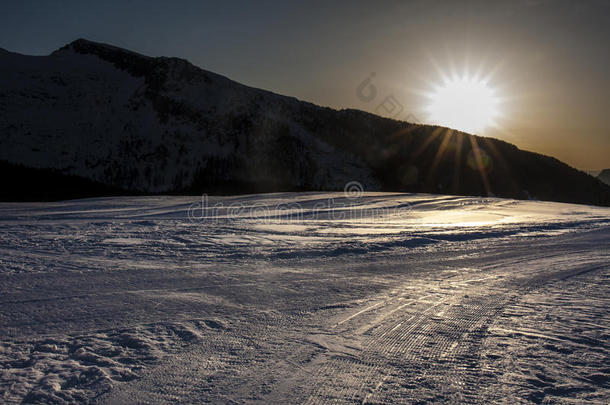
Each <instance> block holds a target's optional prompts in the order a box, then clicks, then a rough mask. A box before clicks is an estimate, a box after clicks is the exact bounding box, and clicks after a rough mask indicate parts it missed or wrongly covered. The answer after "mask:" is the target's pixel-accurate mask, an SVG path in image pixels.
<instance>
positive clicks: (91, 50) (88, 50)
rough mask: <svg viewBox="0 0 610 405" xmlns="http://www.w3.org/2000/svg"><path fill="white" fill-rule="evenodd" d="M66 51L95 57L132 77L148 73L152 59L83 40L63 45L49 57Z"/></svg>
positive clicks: (118, 48)
mask: <svg viewBox="0 0 610 405" xmlns="http://www.w3.org/2000/svg"><path fill="white" fill-rule="evenodd" d="M66 51H72V52H75V53H78V54H84V55H94V56H97V57H98V58H100V59H102V60H105V61H106V62H110V63H112V64H113V65H115V66H116V67H117V68H119V69H121V70H126V71H128V72H129V73H131V74H132V75H134V76H144V75H145V74H146V73H147V72H149V71H150V69H151V61H152V60H153V59H154V58H152V57H150V56H146V55H142V54H139V53H137V52H133V51H129V50H127V49H123V48H120V47H118V46H114V45H109V44H105V43H101V42H94V41H90V40H88V39H84V38H79V39H77V40H75V41H72V42H70V43H69V44H67V45H64V46H63V47H61V48H59V49H58V50H56V51H55V52H53V53H52V54H51V55H59V54H62V53H63V52H66Z"/></svg>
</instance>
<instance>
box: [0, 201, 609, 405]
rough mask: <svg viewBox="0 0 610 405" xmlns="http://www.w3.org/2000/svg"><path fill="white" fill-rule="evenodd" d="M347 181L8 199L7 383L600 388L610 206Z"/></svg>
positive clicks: (586, 394) (536, 399) (75, 392)
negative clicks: (345, 188) (202, 193)
mask: <svg viewBox="0 0 610 405" xmlns="http://www.w3.org/2000/svg"><path fill="white" fill-rule="evenodd" d="M349 197H350V198H347V197H346V196H344V195H343V193H279V194H265V195H249V196H240V197H209V198H207V199H206V198H204V199H201V198H198V197H121V198H98V199H85V200H73V201H65V202H57V203H20V204H17V203H3V204H0V252H1V256H0V297H1V298H0V301H1V305H0V402H3V403H74V402H83V403H94V402H99V403H108V404H117V403H207V402H209V403H311V404H313V403H329V402H336V403H376V404H392V403H422V402H432V401H434V402H441V403H443V402H444V403H458V402H459V403H465V402H467V403H496V402H507V403H517V402H524V403H583V402H589V403H599V404H606V403H608V402H610V384H609V378H610V368H609V364H610V347H609V343H610V318H609V308H610V305H609V304H610V302H609V297H610V294H609V291H608V288H609V285H610V283H609V277H610V265H609V264H608V263H610V260H609V258H610V209H608V208H599V207H589V206H582V205H569V204H560V203H547V202H533V201H515V200H505V199H495V198H484V199H483V198H467V197H453V196H439V195H425V194H395V193H394V194H392V193H364V194H363V195H360V196H353V195H352V196H349Z"/></svg>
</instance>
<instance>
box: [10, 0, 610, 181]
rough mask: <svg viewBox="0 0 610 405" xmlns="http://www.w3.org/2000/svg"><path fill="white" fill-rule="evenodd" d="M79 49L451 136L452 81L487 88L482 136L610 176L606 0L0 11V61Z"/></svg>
mask: <svg viewBox="0 0 610 405" xmlns="http://www.w3.org/2000/svg"><path fill="white" fill-rule="evenodd" d="M77 38H86V39H89V40H92V41H98V42H104V43H109V44H113V45H117V46H120V47H124V48H127V49H131V50H134V51H137V52H140V53H143V54H147V55H151V56H177V57H181V58H185V59H188V60H189V61H191V62H192V63H193V64H195V65H197V66H199V67H201V68H204V69H207V70H210V71H213V72H216V73H219V74H222V75H225V76H227V77H229V78H231V79H233V80H236V81H238V82H241V83H243V84H247V85H250V86H253V87H258V88H263V89H267V90H271V91H273V92H276V93H280V94H284V95H289V96H293V97H297V98H299V99H302V100H306V101H310V102H313V103H316V104H319V105H323V106H330V107H333V108H358V109H362V110H366V111H369V112H373V113H378V114H380V115H385V116H390V117H393V118H397V119H405V120H408V121H417V122H421V123H439V124H443V123H442V122H433V121H431V120H433V119H434V117H433V116H431V114H430V111H429V105H430V103H431V100H430V95H431V94H434V92H435V91H436V90H437V89H438V88H439V87H442V84H443V83H444V82H443V80H448V79H451V78H458V79H459V78H463V77H470V78H473V77H474V78H480V79H481V80H483V79H485V80H486V86H488V87H489V88H490V89H492V90H493V92H494V94H495V95H496V96H497V100H498V108H497V109H498V113H499V115H498V116H497V117H496V119H495V120H494V125H493V126H488V127H486V128H484V129H481V130H480V131H479V134H480V135H484V136H492V137H496V138H500V139H503V140H505V141H507V142H511V143H514V144H516V145H517V146H519V147H520V148H522V149H527V150H532V151H535V152H539V153H544V154H547V155H551V156H554V157H557V158H558V159H560V160H563V161H564V162H566V163H568V164H570V165H572V166H574V167H577V168H579V169H583V170H600V169H603V168H610V0H582V1H577V0H574V1H564V0H513V1H506V2H503V1H499V0H495V1H479V0H471V1H460V0H454V1H440V0H417V1H389V0H388V1H378V2H374V1H357V0H352V1H332V2H330V1H316V0H310V1H288V0H283V1H265V0H261V1H251V2H246V1H231V0H225V1H215V2H211V1H210V2H206V1H172V2H169V1H167V2H161V1H154V0H148V1H129V0H124V1H111V0H107V1H104V2H93V1H61V0H57V1H27V0H22V1H15V2H9V1H2V2H1V3H0V47H1V48H4V49H7V50H10V51H13V52H19V53H22V54H30V55H46V54H49V53H51V52H52V51H54V50H56V49H58V48H60V47H61V46H63V45H65V44H67V43H69V42H71V41H73V40H75V39H77ZM372 89H374V94H373V93H371V91H372ZM373 96H374V97H373Z"/></svg>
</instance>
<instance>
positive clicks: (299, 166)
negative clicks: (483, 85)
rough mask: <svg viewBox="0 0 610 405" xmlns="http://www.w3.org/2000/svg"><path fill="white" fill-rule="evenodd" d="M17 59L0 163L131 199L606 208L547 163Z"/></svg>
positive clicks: (70, 50)
mask: <svg viewBox="0 0 610 405" xmlns="http://www.w3.org/2000/svg"><path fill="white" fill-rule="evenodd" d="M16 55H19V54H14V53H0V57H1V58H2V59H3V62H5V63H3V67H1V68H0V71H1V72H2V76H3V77H2V78H0V90H2V91H1V92H0V112H2V113H3V114H2V117H0V128H2V129H3V131H2V133H1V137H2V144H3V149H2V151H1V152H0V160H4V161H6V162H9V163H11V164H20V165H25V166H28V167H31V168H39V169H53V170H55V171H57V172H59V173H65V174H67V175H73V176H74V175H76V176H81V177H83V178H86V179H90V180H92V181H95V182H99V183H101V184H105V185H107V186H110V187H114V188H118V189H121V190H126V191H134V192H138V193H175V192H184V193H201V192H208V193H213V192H223V193H224V192H235V193H239V192H264V191H283V190H290V191H296V190H314V189H319V190H339V189H342V188H343V186H344V185H345V184H346V183H348V182H350V181H358V182H360V183H361V184H362V186H363V188H364V189H366V190H371V191H373V190H384V191H421V192H436V193H450V194H460V195H497V196H502V197H511V198H537V199H545V200H555V201H564V202H580V203H588V204H600V205H609V204H610V188H609V187H608V186H606V185H603V184H602V183H601V182H599V181H598V180H596V179H594V178H593V177H591V176H589V175H586V174H585V173H582V172H579V171H577V170H576V169H573V168H570V167H569V166H568V165H565V164H564V163H562V162H560V161H558V160H557V159H554V158H551V157H547V156H544V155H541V154H536V153H534V152H527V151H521V150H520V149H518V148H517V147H516V146H514V145H511V144H508V143H506V142H504V141H501V140H496V139H493V138H484V137H478V136H474V135H469V134H465V133H462V132H459V131H454V130H451V129H448V128H443V127H438V126H428V125H418V124H410V123H407V122H403V121H397V120H392V119H388V118H383V117H379V116H376V115H374V114H371V113H367V112H364V111H360V110H354V109H343V110H334V109H332V108H329V107H322V106H317V105H315V104H312V103H309V102H304V101H300V100H298V99H296V98H294V97H289V96H282V95H279V94H276V93H273V92H270V91H267V90H261V89H256V88H254V87H249V86H246V85H243V84H240V83H237V82H234V81H232V80H231V79H229V78H227V77H225V76H222V75H219V74H216V73H213V72H209V71H206V70H203V69H200V68H198V67H196V66H195V65H193V64H191V63H190V62H188V61H187V60H185V59H180V58H168V57H150V56H146V55H142V54H139V53H137V52H133V51H129V50H124V49H122V48H119V47H115V46H113V45H106V44H100V43H97V42H93V41H88V40H84V39H79V40H76V41H73V42H71V43H69V44H67V45H65V46H63V47H61V48H59V49H58V50H56V51H54V52H52V53H51V54H50V55H48V56H46V57H44V56H43V57H39V56H36V57H34V56H27V55H19V56H16ZM558 177H562V178H563V179H564V181H563V182H562V181H557V178H558ZM563 183H567V184H563ZM568 186H569V187H568ZM570 187H571V188H572V190H570ZM7 194H10V190H9V191H7ZM9 197H10V196H9Z"/></svg>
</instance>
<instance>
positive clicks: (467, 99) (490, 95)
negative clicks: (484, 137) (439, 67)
mask: <svg viewBox="0 0 610 405" xmlns="http://www.w3.org/2000/svg"><path fill="white" fill-rule="evenodd" d="M428 98H429V99H430V104H429V105H428V108H427V112H428V114H429V117H428V119H429V121H430V122H431V123H434V124H437V125H442V126H445V127H449V128H452V129H457V130H460V131H464V132H468V133H471V134H481V133H482V132H483V131H484V130H485V129H486V128H488V127H492V126H495V125H496V118H497V117H498V116H499V110H498V107H499V106H498V104H499V98H498V97H497V95H496V91H495V90H494V89H493V88H492V87H490V86H489V84H488V82H487V80H484V79H480V78H478V77H474V76H462V77H455V78H451V79H445V80H444V81H443V83H442V84H441V85H437V86H435V88H434V90H433V91H432V92H431V93H429V94H428Z"/></svg>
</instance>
